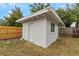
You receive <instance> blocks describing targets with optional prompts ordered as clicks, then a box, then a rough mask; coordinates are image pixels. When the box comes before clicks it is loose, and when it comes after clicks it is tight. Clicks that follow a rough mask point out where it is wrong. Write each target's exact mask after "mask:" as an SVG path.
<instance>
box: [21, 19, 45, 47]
mask: <svg viewBox="0 0 79 59" xmlns="http://www.w3.org/2000/svg"><path fill="white" fill-rule="evenodd" d="M29 24H30V22H28V23H23V35H22V36H23V38H24V39H26V40H28V41H29V38H28V37H29V34H28V33H29V32H28V28H29ZM30 26H31V27H32V28H31V29H32V30H31V32H32V42H33V43H34V44H36V45H38V46H42V47H46V18H40V19H37V20H35V21H31V25H30Z"/></svg>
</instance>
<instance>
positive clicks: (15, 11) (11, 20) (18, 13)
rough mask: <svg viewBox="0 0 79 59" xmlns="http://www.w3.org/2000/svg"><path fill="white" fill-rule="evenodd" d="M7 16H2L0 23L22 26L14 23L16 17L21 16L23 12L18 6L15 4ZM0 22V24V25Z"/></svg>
mask: <svg viewBox="0 0 79 59" xmlns="http://www.w3.org/2000/svg"><path fill="white" fill-rule="evenodd" d="M8 14H9V16H4V19H3V20H1V24H2V25H5V26H22V25H21V24H20V23H16V20H17V19H20V18H22V17H23V14H22V12H21V10H20V8H19V7H16V6H15V9H12V11H11V13H8ZM1 24H0V25H1Z"/></svg>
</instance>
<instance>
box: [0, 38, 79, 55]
mask: <svg viewBox="0 0 79 59" xmlns="http://www.w3.org/2000/svg"><path fill="white" fill-rule="evenodd" d="M0 55H2V56H3V55H4V56H27V55H34V56H37V55H38V56H39V55H40V56H43V55H44V56H48V55H49V56H54V55H59V56H62V55H65V56H66V55H68V56H69V55H79V38H61V39H58V40H57V41H56V42H54V43H53V44H51V45H50V46H49V47H48V48H42V47H39V46H36V45H34V44H33V43H30V42H27V41H25V40H20V41H17V42H9V43H5V42H0Z"/></svg>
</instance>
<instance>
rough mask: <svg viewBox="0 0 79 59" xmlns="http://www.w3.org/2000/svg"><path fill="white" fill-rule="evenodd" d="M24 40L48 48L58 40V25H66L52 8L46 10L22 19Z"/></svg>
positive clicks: (20, 20)
mask: <svg viewBox="0 0 79 59" xmlns="http://www.w3.org/2000/svg"><path fill="white" fill-rule="evenodd" d="M16 22H19V23H22V25H23V27H22V38H24V39H25V40H27V41H30V42H32V43H34V44H36V45H38V46H41V47H44V48H47V47H48V46H49V45H51V43H53V42H55V41H56V40H57V39H58V25H59V24H64V23H63V22H62V20H61V19H60V18H59V16H58V15H57V13H56V12H55V11H54V10H53V9H52V8H45V9H42V10H39V11H37V12H35V13H34V14H32V15H30V16H28V17H24V18H21V19H19V20H17V21H16Z"/></svg>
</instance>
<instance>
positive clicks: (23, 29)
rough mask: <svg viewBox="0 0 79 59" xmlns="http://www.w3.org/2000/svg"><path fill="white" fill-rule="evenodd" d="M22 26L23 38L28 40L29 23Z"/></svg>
mask: <svg viewBox="0 0 79 59" xmlns="http://www.w3.org/2000/svg"><path fill="white" fill-rule="evenodd" d="M22 25H23V26H22V38H24V39H25V40H28V23H23V24H22Z"/></svg>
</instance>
